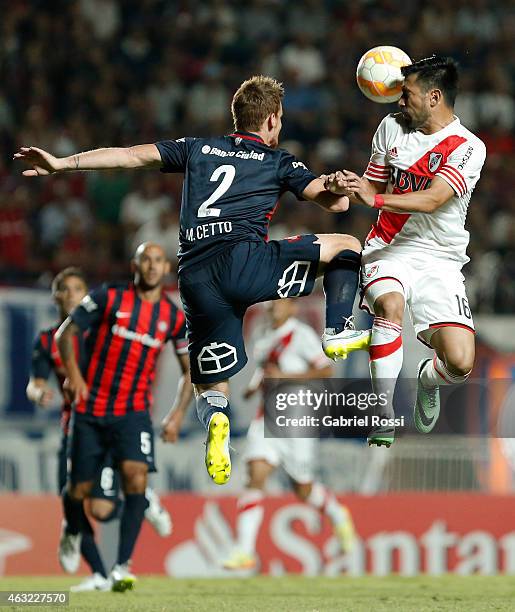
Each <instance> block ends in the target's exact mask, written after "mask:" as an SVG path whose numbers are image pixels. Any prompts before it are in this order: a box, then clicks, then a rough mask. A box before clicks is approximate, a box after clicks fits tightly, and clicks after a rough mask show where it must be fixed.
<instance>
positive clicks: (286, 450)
mask: <svg viewBox="0 0 515 612" xmlns="http://www.w3.org/2000/svg"><path fill="white" fill-rule="evenodd" d="M266 308H267V311H268V317H267V319H268V320H267V325H266V328H265V330H264V331H263V333H262V335H261V336H260V337H259V339H258V340H257V341H256V344H255V346H254V357H255V360H256V363H257V366H258V367H257V368H256V371H255V372H254V375H253V377H252V379H251V381H250V383H249V386H248V388H247V390H246V391H245V393H244V397H245V399H248V398H249V397H251V396H252V395H254V394H255V393H256V392H258V391H259V390H260V389H261V385H262V382H263V379H264V378H265V377H266V378H287V379H288V380H294V379H299V380H308V379H313V378H328V377H330V376H331V375H332V367H331V366H330V365H328V361H327V357H326V356H325V355H324V353H323V351H322V349H321V347H320V338H319V336H318V335H317V334H316V333H315V331H314V330H313V329H312V328H311V327H310V326H309V325H307V324H306V323H303V322H302V321H300V320H299V319H297V318H295V316H294V315H295V313H296V308H297V307H296V304H295V300H293V299H282V300H277V301H273V302H268V303H267V304H266ZM317 444H318V440H316V439H315V438H293V437H291V438H289V437H285V438H274V437H265V429H264V414H263V408H260V409H259V410H258V413H257V414H256V416H255V418H254V420H253V421H252V423H251V425H250V427H249V431H248V433H247V442H246V449H245V460H246V462H247V469H248V482H247V486H246V489H245V491H244V492H243V494H242V495H241V496H240V498H239V499H238V516H237V522H236V542H237V544H236V547H235V549H234V550H233V552H232V554H231V555H230V557H229V559H227V560H226V561H225V562H224V567H225V568H226V569H233V570H239V569H253V568H255V567H256V565H257V558H256V541H257V536H258V532H259V528H260V526H261V523H262V521H263V515H264V508H263V500H264V496H265V494H264V490H265V486H266V483H267V480H268V478H269V477H270V475H271V474H272V472H273V471H274V470H275V469H276V468H277V467H279V466H282V467H283V469H284V470H285V471H286V473H287V474H288V476H289V477H290V480H291V484H292V488H293V490H294V492H295V494H296V495H297V497H298V498H299V499H300V500H301V501H304V502H306V503H308V504H310V505H311V506H313V507H315V508H316V509H317V510H319V511H320V512H321V513H322V514H324V515H325V516H327V517H328V519H329V520H330V521H331V524H332V526H333V529H334V532H335V535H336V537H337V538H338V540H339V542H340V546H341V548H342V550H343V552H348V551H349V550H350V549H351V547H352V544H353V541H354V537H355V536H354V525H353V522H352V517H351V515H350V513H349V511H348V510H347V508H346V507H345V506H342V505H341V504H340V503H339V502H338V500H337V499H336V497H335V495H334V493H333V492H332V491H330V490H329V489H327V488H326V487H325V486H324V485H323V484H321V483H320V482H316V481H315V480H314V471H315V466H316V449H317Z"/></svg>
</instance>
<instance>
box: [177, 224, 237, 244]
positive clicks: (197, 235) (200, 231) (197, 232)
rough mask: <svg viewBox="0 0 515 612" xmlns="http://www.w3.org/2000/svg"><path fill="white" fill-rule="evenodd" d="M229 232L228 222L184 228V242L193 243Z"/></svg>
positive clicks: (230, 227)
mask: <svg viewBox="0 0 515 612" xmlns="http://www.w3.org/2000/svg"><path fill="white" fill-rule="evenodd" d="M231 232H232V223H231V222H230V221H215V222H212V223H204V224H202V225H197V227H188V228H186V240H189V241H190V242H194V241H195V240H202V239H203V238H211V236H219V235H220V234H230V233H231Z"/></svg>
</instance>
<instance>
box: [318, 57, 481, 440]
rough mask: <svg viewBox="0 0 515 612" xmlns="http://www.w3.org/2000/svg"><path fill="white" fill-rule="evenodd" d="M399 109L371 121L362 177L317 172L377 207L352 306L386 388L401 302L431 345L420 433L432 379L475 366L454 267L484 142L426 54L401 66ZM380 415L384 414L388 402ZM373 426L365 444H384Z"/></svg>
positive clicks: (390, 382)
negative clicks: (365, 317)
mask: <svg viewBox="0 0 515 612" xmlns="http://www.w3.org/2000/svg"><path fill="white" fill-rule="evenodd" d="M402 73H403V75H404V77H405V80H404V85H403V89H402V97H401V99H400V100H399V107H400V111H401V112H400V113H398V114H392V115H388V116H387V117H385V118H384V119H383V121H382V122H381V123H380V125H379V127H378V128H377V131H376V133H375V135H374V138H373V141H372V155H371V158H370V162H369V164H368V167H367V169H366V171H365V173H364V175H363V177H358V176H357V175H356V174H354V173H352V172H348V171H345V170H344V171H343V172H338V173H336V174H333V175H330V176H329V177H327V179H326V186H327V187H328V188H329V189H331V190H332V191H334V192H337V193H352V194H353V199H354V201H356V200H357V201H358V202H361V203H363V204H366V205H368V206H371V207H375V208H378V209H380V211H379V217H378V219H377V222H376V223H375V224H374V225H373V227H372V230H371V231H370V233H369V235H368V237H367V240H366V243H365V248H364V250H363V258H362V272H361V293H362V302H361V305H362V307H363V308H365V309H366V310H369V312H370V313H372V314H374V316H375V318H374V324H373V328H372V340H371V347H370V373H371V377H372V381H373V383H374V385H375V387H376V389H377V390H379V391H380V392H381V391H383V392H384V391H388V390H390V392H391V397H393V390H394V386H395V381H396V379H397V377H398V375H399V372H400V369H401V366H402V337H401V331H402V329H401V325H402V320H403V313H404V308H405V306H406V305H407V307H408V310H409V313H410V316H411V320H412V323H413V326H414V328H415V331H416V333H417V337H418V338H419V340H421V341H422V342H423V343H425V344H427V345H428V346H429V347H431V348H434V349H435V354H434V355H433V358H432V359H424V360H423V361H422V362H420V363H419V366H418V375H417V376H418V388H417V399H416V403H415V408H414V418H415V426H416V427H417V429H418V430H419V431H420V432H423V433H428V432H429V431H431V430H432V429H433V427H434V425H435V423H436V420H437V418H438V415H439V412H440V396H439V386H440V385H450V384H456V383H461V382H464V381H465V380H466V379H467V377H468V376H469V374H470V372H471V370H472V366H473V364H474V323H473V321H472V315H471V312H470V308H469V305H468V300H467V296H466V292H465V285H464V278H463V275H462V273H461V268H462V266H463V264H465V263H467V261H468V257H467V255H466V248H467V245H468V241H469V234H468V232H467V231H466V230H465V227H464V225H465V218H466V214H467V208H468V205H469V202H470V197H471V194H472V191H473V189H474V187H475V185H476V183H477V181H478V179H479V175H480V172H481V168H482V166H483V163H484V161H485V156H486V148H485V145H484V143H483V142H482V141H481V140H480V139H479V138H478V137H477V136H475V135H474V134H472V133H471V132H470V131H469V130H467V128H465V127H464V126H463V125H461V123H460V120H459V119H458V118H457V117H456V116H455V115H454V113H453V108H454V101H455V98H456V93H457V86H458V70H457V66H456V63H455V62H454V61H453V60H452V59H451V58H442V57H436V56H433V57H430V58H427V59H423V60H420V61H418V62H416V63H414V64H412V65H410V66H405V67H404V68H402ZM387 412H388V414H385V415H384V416H390V417H391V416H393V415H392V407H391V406H389V407H388V410H387ZM393 437H394V430H393V429H392V428H379V429H377V430H374V431H372V432H371V433H370V435H369V443H371V444H378V445H380V444H386V445H387V446H389V445H390V444H391V443H392V442H393Z"/></svg>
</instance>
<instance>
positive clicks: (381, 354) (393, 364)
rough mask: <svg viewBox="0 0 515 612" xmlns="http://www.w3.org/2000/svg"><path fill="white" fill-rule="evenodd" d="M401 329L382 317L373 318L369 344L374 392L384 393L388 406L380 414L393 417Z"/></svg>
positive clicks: (400, 347)
mask: <svg viewBox="0 0 515 612" xmlns="http://www.w3.org/2000/svg"><path fill="white" fill-rule="evenodd" d="M401 333H402V327H401V326H400V325H397V324H396V323H392V321H389V320H388V319H384V318H383V317H375V318H374V324H373V325H372V338H371V342H370V377H371V379H372V386H373V388H374V392H375V393H377V394H383V393H385V394H386V396H387V397H388V406H385V407H383V408H382V414H383V415H385V416H388V415H390V416H393V393H394V391H395V383H396V382H397V378H398V376H399V373H400V371H401V368H402V357H403V352H402V335H401Z"/></svg>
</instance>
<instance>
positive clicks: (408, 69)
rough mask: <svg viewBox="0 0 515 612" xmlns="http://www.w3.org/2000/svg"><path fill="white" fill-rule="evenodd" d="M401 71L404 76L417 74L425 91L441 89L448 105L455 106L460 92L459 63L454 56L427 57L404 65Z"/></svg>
mask: <svg viewBox="0 0 515 612" xmlns="http://www.w3.org/2000/svg"><path fill="white" fill-rule="evenodd" d="M401 72H402V75H403V76H404V77H408V76H409V75H410V74H416V75H417V83H420V84H421V85H422V87H423V88H424V89H425V91H428V90H429V89H433V88H434V89H440V90H441V92H442V94H443V97H444V100H445V102H446V103H447V105H448V106H450V107H451V108H452V107H453V106H454V102H455V100H456V95H457V93H458V64H457V62H456V61H455V60H453V59H452V57H441V56H438V55H432V56H431V57H425V58H424V59H421V60H418V62H415V63H414V64H410V65H409V66H403V67H402V68H401Z"/></svg>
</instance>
